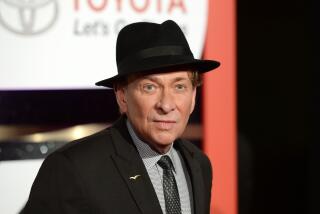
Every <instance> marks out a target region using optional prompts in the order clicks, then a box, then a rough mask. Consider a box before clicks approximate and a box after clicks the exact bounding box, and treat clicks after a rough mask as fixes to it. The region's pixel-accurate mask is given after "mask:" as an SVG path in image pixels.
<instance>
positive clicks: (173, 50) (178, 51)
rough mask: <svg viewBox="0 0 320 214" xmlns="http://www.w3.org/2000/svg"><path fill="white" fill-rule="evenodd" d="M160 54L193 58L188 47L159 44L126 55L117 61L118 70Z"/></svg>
mask: <svg viewBox="0 0 320 214" xmlns="http://www.w3.org/2000/svg"><path fill="white" fill-rule="evenodd" d="M160 56H184V57H188V58H190V59H194V58H193V54H192V53H191V51H190V49H189V48H186V47H183V46H159V47H154V48H147V49H144V50H142V51H139V52H137V53H135V54H132V55H130V56H128V57H126V58H125V59H123V60H122V61H121V62H120V63H118V72H120V71H121V70H123V69H124V68H126V67H128V66H129V65H131V63H137V62H138V61H140V60H144V59H148V58H152V57H160Z"/></svg>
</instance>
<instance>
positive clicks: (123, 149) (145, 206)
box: [110, 118, 162, 214]
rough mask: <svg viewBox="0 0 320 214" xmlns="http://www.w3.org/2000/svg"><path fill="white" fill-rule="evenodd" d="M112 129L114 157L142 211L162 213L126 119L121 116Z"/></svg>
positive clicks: (147, 213)
mask: <svg viewBox="0 0 320 214" xmlns="http://www.w3.org/2000/svg"><path fill="white" fill-rule="evenodd" d="M110 131H111V136H112V138H113V144H114V146H115V150H116V154H115V155H113V157H112V158H113V160H114V162H115V164H116V166H117V168H118V169H119V171H120V174H121V176H122V178H123V180H124V181H125V183H126V185H127V187H128V189H129V191H130V193H131V195H132V197H133V199H134V200H135V202H136V204H137V205H138V207H139V208H140V210H141V213H144V214H150V213H154V214H162V210H161V207H160V204H159V201H158V198H157V195H156V193H155V191H154V189H153V186H152V183H151V180H150V178H149V175H148V172H147V170H146V169H145V166H144V164H143V161H142V159H141V158H140V156H139V153H138V151H137V150H136V148H135V147H134V144H133V142H132V140H131V137H130V135H129V133H128V131H127V127H126V124H125V119H124V118H121V119H120V120H119V121H118V122H117V123H116V124H115V125H114V127H113V128H111V130H110Z"/></svg>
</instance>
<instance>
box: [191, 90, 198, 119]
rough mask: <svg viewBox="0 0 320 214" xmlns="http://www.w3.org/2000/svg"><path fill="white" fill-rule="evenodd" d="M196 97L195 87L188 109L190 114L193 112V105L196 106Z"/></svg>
mask: <svg viewBox="0 0 320 214" xmlns="http://www.w3.org/2000/svg"><path fill="white" fill-rule="evenodd" d="M196 95H197V87H195V88H194V89H193V92H192V101H191V102H192V103H191V108H190V114H191V113H192V112H193V110H194V107H195V104H196Z"/></svg>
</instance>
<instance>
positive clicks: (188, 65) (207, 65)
mask: <svg viewBox="0 0 320 214" xmlns="http://www.w3.org/2000/svg"><path fill="white" fill-rule="evenodd" d="M219 66H220V62H218V61H214V60H198V59H193V60H189V61H186V62H179V63H173V64H168V65H163V64H162V65H161V66H149V67H145V68H144V69H136V70H134V71H132V72H130V74H118V75H116V76H113V77H111V78H108V79H105V80H102V81H99V82H96V83H95V85H97V86H104V87H108V88H113V85H114V83H115V82H117V81H118V80H120V79H122V78H124V77H126V76H128V75H132V74H154V73H168V72H173V71H179V70H192V71H198V72H199V73H205V72H208V71H211V70H213V69H215V68H217V67H219Z"/></svg>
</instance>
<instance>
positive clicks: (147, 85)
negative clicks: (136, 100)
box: [143, 84, 156, 92]
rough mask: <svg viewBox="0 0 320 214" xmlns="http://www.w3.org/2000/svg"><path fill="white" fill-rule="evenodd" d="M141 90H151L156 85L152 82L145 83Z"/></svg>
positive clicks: (154, 88)
mask: <svg viewBox="0 0 320 214" xmlns="http://www.w3.org/2000/svg"><path fill="white" fill-rule="evenodd" d="M143 90H144V91H146V92H153V91H154V90H156V86H155V85H152V84H146V85H144V86H143Z"/></svg>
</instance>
